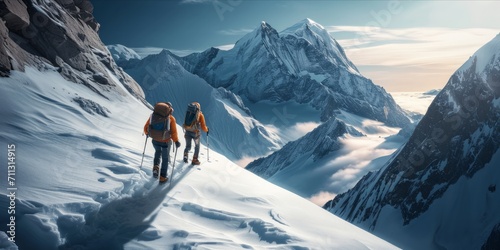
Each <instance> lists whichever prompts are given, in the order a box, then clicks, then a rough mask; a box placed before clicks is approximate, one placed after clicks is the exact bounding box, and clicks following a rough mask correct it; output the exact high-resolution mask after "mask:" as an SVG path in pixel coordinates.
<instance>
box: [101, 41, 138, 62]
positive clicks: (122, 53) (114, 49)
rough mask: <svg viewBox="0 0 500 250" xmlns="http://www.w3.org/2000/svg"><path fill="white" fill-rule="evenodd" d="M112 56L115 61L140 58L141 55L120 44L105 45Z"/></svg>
mask: <svg viewBox="0 0 500 250" xmlns="http://www.w3.org/2000/svg"><path fill="white" fill-rule="evenodd" d="M106 47H107V48H108V50H109V52H110V53H111V55H112V56H113V59H114V60H115V61H123V60H124V61H128V60H131V59H141V56H139V54H137V52H135V51H134V50H133V49H130V48H128V47H126V46H124V45H121V44H114V45H107V46H106Z"/></svg>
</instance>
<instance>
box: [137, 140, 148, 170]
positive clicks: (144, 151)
mask: <svg viewBox="0 0 500 250" xmlns="http://www.w3.org/2000/svg"><path fill="white" fill-rule="evenodd" d="M148 137H149V136H148V135H146V141H145V142H144V150H143V151H142V159H141V166H140V167H139V170H141V169H142V162H143V161H144V154H145V153H146V145H148Z"/></svg>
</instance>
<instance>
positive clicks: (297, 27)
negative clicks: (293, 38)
mask: <svg viewBox="0 0 500 250" xmlns="http://www.w3.org/2000/svg"><path fill="white" fill-rule="evenodd" d="M305 29H312V30H314V31H315V32H318V33H323V32H326V33H328V31H327V30H326V29H325V27H323V26H322V25H321V24H319V23H317V22H315V21H314V20H312V19H310V18H306V19H303V20H300V21H299V22H297V23H296V24H294V25H292V26H290V27H288V28H286V29H285V30H283V31H282V32H280V35H285V34H295V33H297V32H300V31H303V30H305Z"/></svg>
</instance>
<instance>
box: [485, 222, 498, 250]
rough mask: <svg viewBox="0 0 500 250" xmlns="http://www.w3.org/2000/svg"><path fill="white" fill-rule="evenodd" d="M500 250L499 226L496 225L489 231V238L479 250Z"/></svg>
mask: <svg viewBox="0 0 500 250" xmlns="http://www.w3.org/2000/svg"><path fill="white" fill-rule="evenodd" d="M498 249H500V224H497V225H496V226H495V227H494V228H493V230H491V234H490V237H488V239H487V240H486V242H485V243H484V245H483V246H482V247H481V250H498Z"/></svg>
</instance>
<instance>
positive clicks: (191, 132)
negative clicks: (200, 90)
mask: <svg viewBox="0 0 500 250" xmlns="http://www.w3.org/2000/svg"><path fill="white" fill-rule="evenodd" d="M194 104H196V106H197V107H198V116H197V120H196V121H195V123H194V125H193V126H192V127H190V128H187V127H186V126H184V129H185V133H184V138H186V148H185V149H184V159H183V160H184V162H186V163H187V162H188V153H189V150H191V143H192V141H194V155H193V160H192V161H191V164H193V165H200V161H199V160H198V155H199V153H200V138H201V131H200V129H201V130H203V131H205V132H206V133H207V135H208V131H209V130H208V127H207V125H206V123H205V116H204V115H203V113H202V112H201V105H200V104H199V103H197V102H194Z"/></svg>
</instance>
